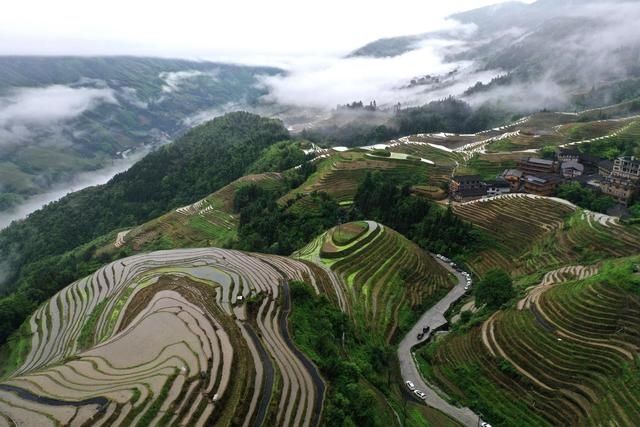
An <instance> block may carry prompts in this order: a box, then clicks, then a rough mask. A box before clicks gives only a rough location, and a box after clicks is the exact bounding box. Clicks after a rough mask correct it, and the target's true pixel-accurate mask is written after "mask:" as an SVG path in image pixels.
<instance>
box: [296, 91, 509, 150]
mask: <svg viewBox="0 0 640 427" xmlns="http://www.w3.org/2000/svg"><path fill="white" fill-rule="evenodd" d="M508 119H509V115H508V114H506V113H505V112H504V111H501V110H500V109H496V108H489V107H481V108H478V109H475V110H474V109H472V108H471V106H469V105H468V104H467V103H465V102H464V101H460V100H458V99H455V98H447V99H444V100H441V101H433V102H430V103H429V104H426V105H423V106H421V107H415V108H405V109H402V110H400V111H398V112H397V113H395V114H394V115H393V116H391V117H390V118H389V119H388V120H387V121H386V122H385V123H384V124H379V122H380V120H379V119H378V120H377V122H378V124H368V123H367V121H366V120H357V119H356V120H353V121H351V122H349V123H347V124H346V125H342V126H337V125H328V126H325V127H314V128H312V129H305V130H304V131H303V133H302V136H303V137H304V138H306V139H308V140H310V141H313V142H316V143H319V144H328V145H334V146H335V145H341V146H342V145H343V146H347V147H355V146H362V145H370V144H376V143H380V142H385V141H388V140H390V139H392V138H397V137H398V136H405V135H412V134H417V133H428V132H452V133H474V132H478V131H481V130H485V129H490V128H492V127H494V126H496V125H498V124H500V123H503V122H505V121H507V120H508Z"/></svg>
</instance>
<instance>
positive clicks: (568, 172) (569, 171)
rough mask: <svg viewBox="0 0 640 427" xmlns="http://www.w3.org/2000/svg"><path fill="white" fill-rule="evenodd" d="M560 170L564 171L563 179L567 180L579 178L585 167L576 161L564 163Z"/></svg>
mask: <svg viewBox="0 0 640 427" xmlns="http://www.w3.org/2000/svg"><path fill="white" fill-rule="evenodd" d="M560 169H561V170H562V177H563V178H567V179H571V178H576V177H579V176H581V175H582V174H583V173H584V165H583V164H582V163H579V162H577V161H575V160H567V161H565V162H562V166H560Z"/></svg>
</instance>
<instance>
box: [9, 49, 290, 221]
mask: <svg viewBox="0 0 640 427" xmlns="http://www.w3.org/2000/svg"><path fill="white" fill-rule="evenodd" d="M279 72H280V70H277V69H274V68H269V67H245V66H238V65H229V64H218V63H212V62H196V61H185V60H174V59H159V58H134V57H95V58H89V57H87V58H79V57H0V211H2V210H6V209H9V208H11V207H12V206H14V205H16V204H19V203H21V201H22V200H23V199H24V198H25V197H27V196H30V195H34V194H38V193H41V192H43V191H46V190H47V189H49V188H51V186H53V185H55V184H57V183H61V182H65V181H67V180H69V179H71V178H72V177H73V176H74V175H76V174H77V173H79V172H82V171H89V170H96V169H99V168H101V167H104V166H106V165H109V164H111V162H112V161H113V160H114V159H118V158H125V157H128V156H131V155H133V154H134V153H135V152H136V150H140V149H141V148H143V147H145V146H146V147H147V148H148V147H149V146H154V145H159V144H163V143H165V142H166V141H168V140H170V139H172V138H173V137H175V136H177V135H179V134H181V133H182V132H184V131H185V130H186V129H188V128H190V127H191V126H193V125H194V124H197V123H200V122H202V121H205V120H207V119H209V118H211V117H213V116H215V115H219V114H221V113H222V112H225V111H227V110H228V109H242V108H246V107H247V106H250V105H252V104H254V103H255V102H256V100H257V99H258V98H259V97H260V96H262V95H263V94H264V93H265V91H264V90H263V89H259V88H258V87H257V83H258V80H257V78H258V76H260V75H273V74H276V73H279Z"/></svg>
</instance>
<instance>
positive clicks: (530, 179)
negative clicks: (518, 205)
mask: <svg viewBox="0 0 640 427" xmlns="http://www.w3.org/2000/svg"><path fill="white" fill-rule="evenodd" d="M572 182H577V183H579V184H580V185H581V186H583V187H586V188H590V189H593V190H595V191H597V192H599V193H601V194H602V195H604V196H609V197H611V198H612V199H613V200H614V201H615V203H616V204H617V205H616V206H615V207H614V208H613V213H614V214H617V215H619V216H620V215H624V214H625V212H626V208H627V207H629V206H631V204H632V203H633V202H634V201H635V200H636V198H637V197H638V195H640V158H637V157H633V156H626V157H618V158H616V159H615V160H613V161H611V160H606V159H601V158H596V157H593V156H590V155H587V154H584V153H581V152H580V151H578V150H576V149H575V148H560V149H559V150H558V151H556V153H555V155H554V156H553V158H552V159H541V158H535V157H523V158H521V159H520V160H519V161H518V164H517V167H516V168H514V169H506V170H505V171H504V172H502V173H501V174H499V175H497V176H496V177H495V178H494V179H492V180H486V179H482V177H481V176H479V175H454V176H453V177H452V178H451V181H450V184H449V195H450V200H451V201H454V202H467V201H473V200H479V199H485V198H489V197H494V196H498V195H502V194H508V193H529V194H535V195H538V196H555V195H556V194H557V192H558V189H559V187H560V186H561V185H563V184H568V183H572Z"/></svg>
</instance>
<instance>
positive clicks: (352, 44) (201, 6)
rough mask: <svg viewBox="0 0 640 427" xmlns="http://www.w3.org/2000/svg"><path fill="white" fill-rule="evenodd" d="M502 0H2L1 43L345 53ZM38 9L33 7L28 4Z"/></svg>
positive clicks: (23, 49) (184, 53)
mask: <svg viewBox="0 0 640 427" xmlns="http://www.w3.org/2000/svg"><path fill="white" fill-rule="evenodd" d="M498 1H499V0H448V1H446V2H440V1H438V2H435V1H424V0H396V1H394V2H391V3H389V2H387V3H372V2H370V1H367V0H350V1H343V0H326V1H324V2H312V3H310V2H301V1H298V0H271V1H263V0H237V1H202V0H182V1H181V2H180V3H179V4H176V2H175V1H173V0H136V1H131V0H111V1H110V2H109V3H108V6H106V5H105V3H101V2H95V1H86V0H56V1H50V0H21V1H19V2H10V1H7V2H4V3H6V4H3V5H2V6H3V7H2V14H0V52H2V53H18V54H25V53H28V54H72V55H91V54H132V55H155V56H174V57H175V56H178V57H190V58H193V57H203V58H204V57H206V58H221V57H226V56H228V57H234V56H235V57H238V56H243V57H252V56H254V55H256V54H263V55H283V54H286V55H291V54H295V55H300V54H308V53H310V52H313V53H314V54H327V53H331V54H344V53H346V52H349V51H351V50H353V49H355V48H358V47H359V46H360V45H362V44H365V43H368V42H370V41H372V40H375V39H377V38H380V37H392V36H398V35H406V34H415V33H423V32H428V31H433V30H437V29H440V28H442V27H443V26H446V25H447V24H446V23H445V22H444V17H446V16H447V15H449V14H452V13H455V12H459V11H462V10H466V9H469V8H474V7H481V6H485V5H488V4H491V3H496V2H498ZM34 11H37V13H34Z"/></svg>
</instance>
